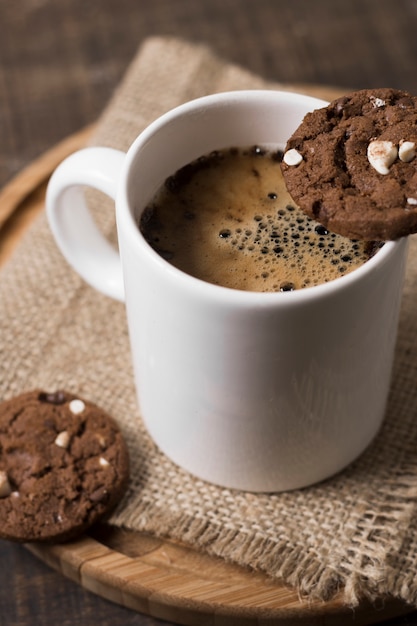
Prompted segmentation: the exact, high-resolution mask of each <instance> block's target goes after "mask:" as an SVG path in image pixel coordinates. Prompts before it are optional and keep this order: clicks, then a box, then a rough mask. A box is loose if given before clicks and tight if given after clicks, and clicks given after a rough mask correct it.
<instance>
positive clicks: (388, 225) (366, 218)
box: [282, 89, 417, 240]
mask: <svg viewBox="0 0 417 626" xmlns="http://www.w3.org/2000/svg"><path fill="white" fill-rule="evenodd" d="M416 146H417V98H416V97H414V96H411V95H410V94H408V93H407V92H405V91H398V90H394V89H365V90H361V91H357V92H354V93H352V94H350V95H346V96H344V97H341V98H338V99H337V100H334V101H333V102H331V103H330V104H329V105H328V106H327V107H325V108H321V109H317V110H315V111H313V112H312V113H309V114H307V115H306V116H305V118H304V120H303V121H302V123H301V125H300V126H299V127H298V129H297V130H296V131H295V133H294V134H293V135H292V137H291V138H290V139H289V140H288V143H287V146H286V149H285V153H284V159H283V163H282V170H283V174H284V178H285V181H286V184H287V188H288V191H289V192H290V194H291V195H292V197H293V199H294V200H295V202H297V203H298V204H299V205H300V207H301V209H302V210H303V211H304V212H305V213H307V215H309V216H310V217H312V218H314V219H315V220H317V221H319V222H320V223H321V224H323V226H325V227H326V228H328V229H329V230H332V231H334V232H337V233H340V234H341V235H344V236H346V237H349V238H351V239H364V240H388V239H397V238H399V237H402V236H404V235H408V234H411V233H415V232H417V157H416Z"/></svg>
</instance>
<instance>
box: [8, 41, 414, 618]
mask: <svg viewBox="0 0 417 626" xmlns="http://www.w3.org/2000/svg"><path fill="white" fill-rule="evenodd" d="M275 87H276V85H271V84H266V83H265V82H264V81H263V80H262V79H260V78H259V77H256V76H253V75H251V74H249V73H248V72H246V71H245V70H243V69H241V68H238V67H235V66H232V65H230V64H227V63H224V62H222V61H221V60H220V59H218V58H216V57H215V56H213V55H212V54H211V52H210V50H207V49H206V48H204V47H201V46H198V45H192V44H189V43H187V42H183V41H178V40H175V39H165V38H158V37H155V38H151V39H149V40H147V41H146V42H145V43H144V44H143V46H142V47H141V49H140V50H139V51H138V54H137V56H136V57H135V59H134V60H133V62H132V64H131V66H130V67H129V68H128V71H127V73H126V75H125V78H124V79H123V81H122V83H121V85H120V87H119V88H118V90H117V92H116V93H115V95H114V97H113V99H112V101H111V102H110V103H109V105H108V107H107V108H106V110H105V111H104V113H103V116H102V118H101V119H100V120H99V123H98V126H97V132H96V134H95V136H94V138H93V143H95V144H101V145H109V146H114V147H117V148H120V149H122V150H125V149H126V148H127V147H128V146H129V144H130V143H131V141H132V140H133V139H134V137H135V136H136V135H137V133H138V132H139V131H140V130H141V129H143V128H144V127H145V126H146V125H147V124H148V123H149V122H151V121H152V120H153V119H154V118H155V117H157V116H158V115H160V114H162V113H163V112H165V111H166V110H168V109H170V108H171V107H173V106H175V105H177V104H180V103H181V102H184V101H186V100H189V99H191V98H194V97H197V96H201V95H204V94H207V93H212V92H219V91H224V90H234V89H241V88H245V89H247V88H275ZM93 201H95V203H96V204H97V205H99V210H98V211H97V210H96V209H95V212H96V213H97V219H98V221H99V222H100V225H101V227H102V228H103V230H104V231H105V232H106V233H108V234H109V236H110V237H111V238H112V239H113V240H114V239H115V234H114V230H115V226H114V215H113V213H114V209H113V206H112V205H111V203H109V202H104V201H100V202H97V198H95V199H93ZM415 311H417V247H416V242H415V241H414V240H412V241H411V242H410V255H409V262H408V267H407V276H406V283H405V289H404V298H403V304H402V311H401V319H400V328H399V337H398V345H397V350H396V357H395V365H394V373H393V381H392V389H391V393H390V398H389V405H388V410H387V414H386V419H385V421H384V425H383V428H382V430H381V432H380V434H379V435H378V437H377V438H376V440H375V441H374V443H373V444H372V445H371V446H370V447H369V449H368V450H367V451H366V452H365V453H364V454H363V455H362V456H361V458H360V459H359V460H358V461H357V462H355V463H354V464H353V465H351V466H350V467H349V468H348V469H346V470H345V471H344V472H342V473H340V474H339V475H337V476H335V477H334V478H332V479H330V480H328V481H326V482H324V483H321V484H319V485H316V486H313V487H310V488H308V489H305V490H298V491H294V492H291V493H283V494H262V495H254V494H251V493H243V492H234V491H231V490H228V489H222V488H219V487H216V486H213V485H210V484H207V483H205V482H203V481H200V480H197V479H195V478H193V477H192V476H190V475H189V474H188V473H187V472H185V471H183V470H181V469H180V468H178V467H176V466H175V465H174V464H173V463H172V462H171V461H170V460H168V459H167V458H166V457H165V456H164V455H163V454H162V453H160V452H159V451H158V449H157V448H156V446H155V445H154V444H153V442H152V441H151V440H150V438H149V436H148V435H147V433H146V431H145V429H144V426H143V424H142V422H141V418H140V415H139V411H138V408H137V403H136V397H135V391H134V386H133V376H132V371H131V363H130V353H129V343H128V335H127V329H126V322H125V312H124V307H123V305H122V304H120V303H118V302H115V301H113V300H111V299H109V298H107V297H105V296H103V295H100V294H99V293H96V292H95V291H94V290H93V289H92V288H90V287H89V286H87V285H86V284H85V283H84V282H83V281H82V280H81V279H80V278H79V277H78V276H77V275H76V274H75V273H74V271H73V270H72V269H71V268H70V267H69V266H68V265H67V263H66V262H65V261H64V260H63V258H62V257H61V254H60V253H59V252H58V250H57V248H56V245H55V243H54V241H53V238H52V236H51V234H50V231H49V228H48V225H47V223H46V220H45V217H44V215H41V216H40V218H39V219H38V220H37V221H36V222H35V224H34V226H33V227H32V228H31V229H30V231H29V232H28V233H27V234H26V236H25V238H24V240H23V241H22V242H21V244H20V246H19V248H18V250H17V252H16V253H15V254H14V256H13V257H12V259H11V260H10V261H9V262H8V264H7V265H6V266H5V268H4V269H3V270H2V272H1V274H0V356H1V358H0V394H1V398H2V399H5V398H10V397H11V396H13V395H16V394H18V393H20V392H22V391H24V390H28V389H31V388H34V387H43V388H45V389H48V390H53V389H56V388H66V389H68V390H72V391H74V392H75V393H79V394H80V395H85V396H86V397H87V398H89V399H91V400H93V401H95V402H97V403H98V404H99V405H101V406H102V407H103V408H105V409H107V410H108V411H109V412H110V413H111V414H112V415H113V416H114V417H115V418H116V419H117V420H118V421H119V423H120V426H121V428H122V430H123V432H124V435H125V437H126V439H127V442H128V445H129V449H130V455H131V466H132V473H131V483H130V487H129V490H128V492H127V494H126V496H125V498H124V500H123V501H122V502H121V504H120V506H119V507H118V509H117V510H116V511H115V513H114V514H113V516H112V518H111V523H113V524H114V525H117V526H124V527H128V528H131V529H136V530H140V531H147V532H150V533H154V534H155V535H157V536H167V537H171V538H176V539H179V540H181V541H184V542H186V543H188V544H190V545H192V546H194V547H195V548H196V549H199V550H204V551H207V552H209V553H211V554H215V555H219V556H221V557H223V558H224V559H227V560H229V561H232V562H236V563H239V564H242V565H248V566H250V567H253V568H256V569H260V570H262V571H264V572H267V573H268V574H270V575H271V576H273V577H277V578H282V579H283V580H284V581H285V582H287V583H290V584H292V585H294V586H295V587H296V588H297V589H298V590H299V592H300V593H301V594H306V595H307V596H310V597H317V598H321V599H327V598H330V597H331V596H332V595H333V594H334V593H335V592H336V591H339V590H344V594H345V600H346V603H348V604H351V605H355V604H356V603H357V602H358V600H359V599H360V598H361V597H364V596H367V597H369V598H371V599H373V598H380V597H381V596H383V595H384V594H391V595H393V596H396V597H400V598H403V599H404V600H406V601H408V602H410V603H412V604H414V605H416V606H417V577H416V576H415V573H416V571H417V532H416V530H417V515H416V496H417V419H416V416H417V385H416V377H417V323H416V315H415ZM342 330H343V329H342ZM161 391H162V392H163V390H161ZM167 417H168V416H167Z"/></svg>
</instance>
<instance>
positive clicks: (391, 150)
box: [368, 139, 398, 175]
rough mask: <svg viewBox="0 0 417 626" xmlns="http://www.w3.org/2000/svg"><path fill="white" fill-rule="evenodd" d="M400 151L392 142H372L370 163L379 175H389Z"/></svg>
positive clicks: (369, 152)
mask: <svg viewBox="0 0 417 626" xmlns="http://www.w3.org/2000/svg"><path fill="white" fill-rule="evenodd" d="M397 155H398V151H397V148H396V146H395V145H394V144H393V143H392V141H379V140H377V139H376V140H375V141H371V143H370V144H369V146H368V161H369V163H370V164H371V165H372V167H373V168H374V169H375V170H376V171H377V172H378V173H379V174H383V175H385V174H388V173H389V168H390V166H391V165H392V164H393V163H394V161H395V159H396V158H397Z"/></svg>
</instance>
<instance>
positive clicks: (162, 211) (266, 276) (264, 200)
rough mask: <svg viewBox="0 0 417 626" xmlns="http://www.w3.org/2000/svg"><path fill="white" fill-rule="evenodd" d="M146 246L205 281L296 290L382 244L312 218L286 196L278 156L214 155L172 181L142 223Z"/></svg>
mask: <svg viewBox="0 0 417 626" xmlns="http://www.w3.org/2000/svg"><path fill="white" fill-rule="evenodd" d="M139 227H140V229H141V231H142V233H143V234H144V236H145V238H146V240H147V241H148V243H149V244H150V245H151V246H152V247H153V248H154V249H155V250H156V251H157V252H158V253H159V254H161V256H163V257H164V258H165V259H168V260H169V262H170V263H172V264H173V265H175V266H176V267H178V268H179V269H181V270H183V271H185V272H187V273H188V274H191V275H192V276H195V277H197V278H200V279H202V280H205V281H208V282H211V283H214V284H218V285H223V286H225V287H231V288H235V289H244V290H249V291H280V292H285V291H294V290H295V289H302V288H305V287H310V286H313V285H317V284H320V283H325V282H328V281H330V280H333V279H334V278H338V277H339V276H341V275H344V274H346V273H348V272H350V271H352V270H353V269H355V268H356V267H358V266H360V265H362V264H363V263H365V262H366V261H367V260H368V259H369V258H370V256H371V255H372V254H373V253H374V252H375V249H376V248H377V247H378V246H379V245H380V244H369V243H365V242H358V241H351V240H349V239H346V238H344V237H341V236H340V235H336V234H335V233H331V232H330V231H328V230H327V229H326V228H325V227H324V226H322V225H321V224H318V223H317V222H315V221H314V220H312V219H310V218H309V217H307V216H306V215H305V214H304V213H303V212H302V211H301V210H300V209H299V208H298V207H297V206H296V205H295V203H294V202H293V200H292V198H291V196H290V195H289V194H288V192H287V190H286V187H285V184H284V180H283V178H282V174H281V168H280V155H279V153H277V152H274V153H271V152H268V151H267V150H266V149H263V148H261V147H259V146H255V147H253V148H247V149H237V148H232V149H230V150H223V151H215V152H213V153H212V154H210V155H208V156H204V157H202V158H200V159H197V160H196V161H195V162H193V163H191V164H189V165H188V166H185V168H182V169H181V170H179V172H177V173H176V174H174V175H173V176H171V177H170V178H169V179H168V181H167V182H166V184H165V185H164V186H163V187H162V188H161V189H160V190H159V192H158V193H157V194H156V196H155V198H154V199H153V201H152V203H150V205H149V206H148V207H147V208H146V210H145V212H144V213H143V216H142V217H141V218H140V222H139Z"/></svg>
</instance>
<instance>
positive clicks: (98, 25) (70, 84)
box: [0, 0, 417, 626]
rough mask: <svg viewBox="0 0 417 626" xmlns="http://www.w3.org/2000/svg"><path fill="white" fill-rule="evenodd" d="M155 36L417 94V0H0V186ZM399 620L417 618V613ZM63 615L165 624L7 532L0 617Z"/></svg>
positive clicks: (282, 68) (73, 122)
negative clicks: (96, 589)
mask: <svg viewBox="0 0 417 626" xmlns="http://www.w3.org/2000/svg"><path fill="white" fill-rule="evenodd" d="M152 34H159V35H164V34H170V35H175V36H178V37H183V38H186V39H188V40H190V41H195V42H206V43H208V44H209V45H210V46H211V47H212V49H213V50H215V51H216V52H217V53H218V54H220V55H222V56H223V57H224V58H225V59H228V60H230V61H234V62H237V63H239V64H241V65H243V66H246V67H247V68H248V69H250V70H252V71H254V72H257V73H259V74H261V75H263V76H264V77H266V78H269V79H272V80H275V81H280V82H286V83H291V84H295V83H303V84H321V85H329V86H337V87H342V88H345V89H346V90H347V91H348V90H351V89H355V88H363V87H381V86H384V87H385V86H390V87H397V88H403V89H407V90H409V91H411V92H413V93H414V94H417V1H416V0H395V2H394V1H393V0H345V2H341V1H338V0H292V1H291V2H289V1H288V0H256V1H255V0H18V1H13V0H0V187H1V186H2V185H4V184H5V183H6V182H7V181H8V180H10V179H11V178H12V177H13V176H14V175H15V174H16V173H18V172H19V171H20V170H21V169H22V168H23V167H24V166H26V165H28V164H29V163H30V162H31V161H32V160H33V159H34V158H35V157H37V156H38V155H40V154H42V153H43V152H44V151H45V150H46V149H48V148H50V147H51V146H53V145H55V144H56V143H57V142H58V141H59V140H61V139H63V138H64V137H66V136H68V135H70V134H71V133H73V132H75V131H77V130H79V129H81V128H83V127H84V126H86V125H87V124H89V123H91V122H93V121H95V120H96V118H97V116H98V115H99V113H100V112H101V110H102V109H103V108H104V106H105V105H106V103H107V101H108V99H109V98H110V96H111V94H112V92H113V90H114V88H115V86H116V85H117V83H118V81H119V79H120V78H121V76H122V75H123V73H124V71H125V69H126V67H127V65H128V64H129V61H130V60H131V59H132V57H133V56H134V54H135V52H136V50H137V48H138V46H139V44H140V42H141V41H142V40H143V39H144V38H145V37H147V36H149V35H152ZM416 575H417V572H416ZM386 623H387V624H388V622H386ZM389 623H390V624H402V625H406V624H417V612H416V613H414V614H411V615H409V616H408V617H403V618H399V619H398V620H391V621H390V622H389ZM56 624H59V625H60V626H70V625H75V624H77V625H78V626H90V625H92V624H101V626H106V625H110V624H112V625H115V626H117V625H123V626H129V625H140V626H145V625H147V626H157V625H158V624H161V625H162V624H163V622H161V621H158V620H155V619H152V618H149V617H147V616H143V615H139V614H137V613H135V612H133V611H129V610H127V609H124V608H122V607H119V606H117V605H115V604H111V603H110V602H107V601H105V600H103V599H102V598H99V597H96V596H94V595H93V594H91V593H89V592H87V591H84V590H83V589H82V588H80V587H78V586H77V585H76V584H75V583H72V582H71V581H69V580H67V579H66V578H64V577H63V576H62V575H60V574H57V573H56V572H55V571H53V570H51V569H49V568H48V567H47V566H46V565H44V564H43V563H41V562H39V561H38V560H37V559H36V558H35V557H34V556H32V555H31V554H30V553H29V552H27V551H26V549H25V548H24V547H22V546H16V545H12V544H9V543H7V542H1V541H0V625H1V626H35V625H36V626H55V625H56Z"/></svg>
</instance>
